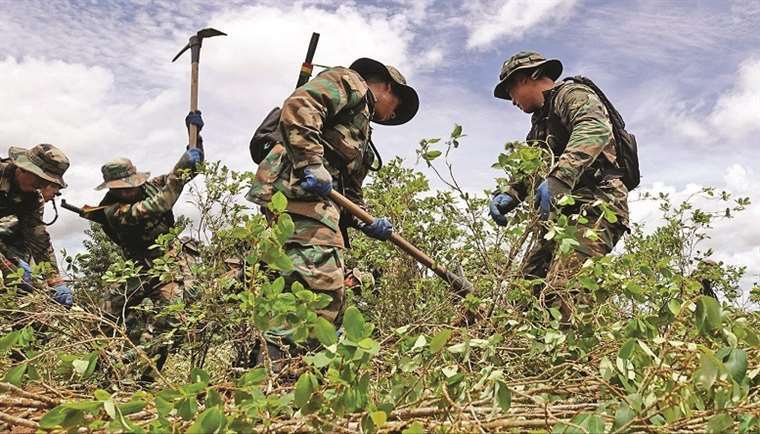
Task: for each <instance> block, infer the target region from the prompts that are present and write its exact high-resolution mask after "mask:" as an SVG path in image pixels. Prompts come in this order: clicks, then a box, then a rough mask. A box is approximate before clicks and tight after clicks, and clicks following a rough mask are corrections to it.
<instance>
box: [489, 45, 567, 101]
mask: <svg viewBox="0 0 760 434" xmlns="http://www.w3.org/2000/svg"><path fill="white" fill-rule="evenodd" d="M538 67H542V69H543V71H544V73H545V74H546V76H547V77H549V78H551V79H552V80H556V79H558V78H559V76H560V75H561V74H562V62H560V61H559V60H557V59H547V58H545V57H544V56H542V55H541V54H540V53H537V52H535V51H520V52H519V53H517V54H515V55H514V56H512V57H510V58H509V59H507V60H506V61H505V62H504V64H503V65H501V71H499V84H497V85H496V88H495V89H494V90H493V96H495V97H496V98H501V99H507V100H511V99H512V98H510V97H509V92H508V89H507V83H508V82H509V79H510V78H512V75H513V74H514V73H515V72H517V71H520V70H523V69H533V68H538Z"/></svg>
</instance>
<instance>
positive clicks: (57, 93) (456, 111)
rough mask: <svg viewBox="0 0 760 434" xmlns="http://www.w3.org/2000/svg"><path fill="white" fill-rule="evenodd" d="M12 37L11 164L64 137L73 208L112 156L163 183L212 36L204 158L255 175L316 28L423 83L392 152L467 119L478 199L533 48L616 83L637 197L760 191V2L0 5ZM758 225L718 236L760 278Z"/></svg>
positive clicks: (71, 226) (388, 148)
mask: <svg viewBox="0 0 760 434" xmlns="http://www.w3.org/2000/svg"><path fill="white" fill-rule="evenodd" d="M336 5H337V6H336ZM0 26H2V28H3V29H4V50H3V54H0V77H2V78H3V85H2V86H0V100H2V101H3V103H4V108H5V110H3V111H2V112H0V131H1V132H2V135H1V136H0V152H2V153H3V154H4V152H5V150H6V149H7V146H10V145H22V146H31V145H33V144H35V143H39V142H52V143H56V144H59V145H60V146H61V147H62V148H63V149H64V150H65V151H66V152H67V153H68V154H69V155H70V156H71V159H72V168H71V170H70V173H69V174H68V176H67V179H68V182H69V184H70V186H71V187H70V188H69V189H68V190H67V191H66V192H65V193H66V194H65V196H67V197H68V198H69V200H70V201H72V202H78V203H91V204H92V203H95V202H97V201H98V200H99V195H98V193H96V192H95V191H93V190H92V188H93V187H94V186H95V185H97V184H98V183H99V182H100V181H99V179H100V173H99V167H100V165H101V164H102V163H103V162H105V161H106V160H108V159H111V158H114V157H121V156H124V157H129V158H132V159H133V160H134V161H135V163H136V164H137V166H138V168H140V169H143V170H150V171H152V172H153V173H154V174H160V173H164V172H166V171H168V170H169V169H170V168H171V166H172V165H173V163H174V161H175V160H176V158H178V157H179V154H180V153H181V150H182V148H183V146H184V142H185V140H186V136H185V131H184V126H183V124H182V120H183V118H184V115H185V114H186V112H187V106H188V97H187V93H188V90H187V89H188V75H189V74H188V69H189V68H188V65H187V63H188V62H189V60H188V59H187V58H183V59H181V60H179V61H178V62H177V63H174V64H172V63H171V62H170V59H171V58H172V57H173V56H174V54H175V53H176V52H177V51H178V50H179V49H180V48H181V47H182V46H183V45H184V44H185V43H186V40H187V37H188V36H189V35H190V34H192V33H194V32H195V31H197V30H198V29H200V28H203V27H206V26H214V27H217V28H219V29H220V30H223V31H226V32H228V33H229V36H228V37H225V38H214V39H211V40H209V41H208V42H207V43H206V44H205V45H204V52H203V54H202V60H201V63H202V66H201V96H200V105H201V108H202V110H203V111H204V119H205V120H206V125H207V126H206V128H205V130H204V137H205V140H206V143H207V152H208V156H209V158H211V159H221V160H222V161H224V162H225V163H227V164H229V165H230V166H231V167H234V168H236V169H252V168H253V166H252V164H251V163H249V160H248V157H247V148H246V146H247V141H248V139H249V138H250V135H251V133H252V131H253V129H254V128H255V127H256V125H257V124H258V121H259V120H260V119H261V118H263V116H264V115H265V114H266V113H267V112H268V110H269V109H270V108H271V107H272V106H275V105H278V104H280V103H281V102H282V100H283V99H284V98H285V97H286V96H287V95H288V93H289V92H290V91H291V90H292V86H293V84H294V81H295V78H296V75H297V72H298V67H299V64H300V62H301V61H302V57H303V55H304V50H305V47H306V45H307V43H308V39H309V36H310V34H311V32H312V31H319V32H320V33H321V34H322V38H321V40H320V46H319V49H318V50H317V56H316V59H315V61H316V62H317V63H322V64H328V65H339V64H342V65H347V64H349V63H350V62H351V61H353V60H354V59H355V58H357V57H362V56H369V57H375V58H377V59H379V60H382V61H384V62H387V63H393V64H396V65H398V66H399V68H400V70H401V71H402V72H403V73H404V74H406V75H407V76H408V78H409V82H410V83H411V84H412V85H413V86H415V87H416V88H417V89H418V91H419V93H420V97H421V109H420V112H419V115H418V116H417V117H416V118H415V119H414V120H413V121H412V122H410V123H409V124H407V125H404V126H401V127H382V126H378V127H377V128H376V129H375V142H376V144H378V146H379V148H380V150H381V152H382V154H383V155H384V157H385V159H390V158H391V156H393V155H400V156H402V157H404V158H406V160H407V162H408V164H409V165H413V164H414V149H415V147H416V144H417V143H418V141H419V139H420V138H422V137H433V136H442V135H445V134H446V133H447V132H448V131H450V129H451V127H452V126H453V124H454V123H455V122H457V123H461V124H463V125H464V130H465V132H466V133H467V134H468V137H467V138H466V139H465V141H464V143H463V148H462V149H461V151H460V152H459V153H458V154H457V155H455V157H454V160H455V164H456V167H457V169H458V171H459V173H460V175H461V176H460V177H461V178H462V179H461V180H462V182H463V184H464V185H465V187H466V188H467V189H469V190H472V191H475V192H478V191H482V190H483V189H485V188H490V187H492V186H493V179H494V177H496V176H498V173H497V172H495V171H493V170H492V169H490V165H491V163H492V162H493V161H494V159H495V157H496V155H497V154H498V152H499V151H500V150H501V147H502V145H503V143H505V142H507V141H511V140H516V139H522V138H523V137H524V135H525V133H526V132H527V130H528V127H529V123H530V121H529V117H528V116H527V115H524V114H522V113H520V112H518V111H517V109H515V108H513V107H512V106H511V105H510V104H508V103H505V102H504V101H501V100H496V99H494V98H493V97H492V91H493V86H494V84H495V81H496V77H497V75H498V70H499V67H500V65H501V63H502V62H503V61H504V60H505V59H506V58H507V57H509V56H510V55H511V54H512V53H514V52H516V51H519V50H525V49H532V50H539V51H541V52H543V53H545V54H546V55H547V56H552V57H557V58H559V59H561V60H562V62H563V63H564V65H565V74H566V75H571V74H584V75H587V76H589V77H591V78H593V79H594V80H595V81H596V82H597V84H599V85H600V86H601V87H602V88H603V89H604V90H605V92H606V93H607V95H608V96H609V97H610V98H611V99H612V100H613V102H614V103H615V104H616V106H617V107H618V109H619V110H620V111H621V113H622V114H623V116H624V117H625V118H626V120H627V122H628V124H629V129H630V130H631V131H632V132H634V133H635V134H636V135H637V136H638V139H639V145H640V158H641V162H642V172H643V175H644V185H643V187H642V191H644V190H661V191H668V192H671V193H672V194H673V195H674V197H676V198H685V197H687V196H688V195H689V194H690V193H691V192H693V191H694V190H695V189H698V186H702V185H713V186H716V187H718V188H724V189H727V190H730V191H732V192H735V193H736V194H739V195H751V194H752V193H754V192H755V191H757V189H758V188H760V175H759V174H758V172H757V170H758V169H757V164H756V163H755V162H756V161H758V157H757V154H758V140H757V135H758V133H760V48H758V47H760V33H759V32H757V31H756V29H757V28H758V27H760V2H757V1H749V0H733V1H680V0H674V1H665V0H634V1H584V0H572V1H565V0H502V1H489V0H486V1H475V0H473V1H468V2H451V1H435V0H420V1H406V0H397V1H373V2H339V3H338V2H333V1H321V0H316V1H303V2H288V1H258V2H257V1H225V2H195V1H178V2H177V1H147V0H139V1H134V2H121V1H119V2H116V1H114V2H104V1H56V2H48V1H34V0H28V1H13V0H0ZM420 169H422V168H421V167H420ZM187 209H188V207H187V206H185V205H181V206H180V210H181V211H186V210H187ZM188 212H189V211H188ZM634 219H635V220H637V221H642V222H645V223H650V224H651V223H654V222H656V218H655V213H654V207H653V206H652V205H651V204H646V203H636V204H634ZM758 219H760V206H757V205H753V206H752V207H751V209H750V210H748V211H747V212H746V213H745V216H744V217H740V218H739V219H737V220H735V221H733V222H728V223H720V224H718V225H717V227H716V231H717V232H719V233H720V237H716V238H715V239H713V240H712V241H710V243H712V244H710V245H711V246H713V247H715V248H716V249H717V251H718V257H719V259H724V260H727V261H730V262H733V263H738V264H743V265H746V266H748V267H749V268H750V270H751V276H750V277H749V278H748V282H749V281H751V280H758V278H757V275H758V273H760V228H757V227H756V226H754V222H756V221H758ZM82 227H83V226H82V222H81V221H79V220H77V219H76V218H75V217H74V216H71V215H63V216H62V217H61V221H59V222H58V223H56V225H55V226H54V227H53V229H52V233H53V234H54V236H55V238H56V247H57V248H61V247H66V248H67V249H69V250H73V249H76V248H77V246H78V245H79V243H80V242H81V239H82V235H81V230H82Z"/></svg>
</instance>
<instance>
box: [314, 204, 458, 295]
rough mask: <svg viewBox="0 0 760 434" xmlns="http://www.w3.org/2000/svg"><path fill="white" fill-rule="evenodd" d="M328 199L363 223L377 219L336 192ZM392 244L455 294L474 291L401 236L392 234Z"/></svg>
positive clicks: (369, 222)
mask: <svg viewBox="0 0 760 434" xmlns="http://www.w3.org/2000/svg"><path fill="white" fill-rule="evenodd" d="M328 197H329V198H330V199H331V200H332V201H333V202H335V203H336V204H338V206H340V207H341V208H344V209H347V210H348V212H350V213H351V214H352V215H353V216H355V217H356V218H358V219H359V220H361V221H363V222H364V223H366V224H368V225H369V224H372V222H374V221H375V218H374V217H372V215H370V213H368V212H367V211H364V210H363V209H362V208H361V207H359V205H357V204H355V203H353V202H351V201H350V200H348V198H346V197H345V196H343V195H342V194H340V193H338V192H337V191H335V190H330V193H329V194H328ZM390 242H392V243H393V244H395V245H396V246H397V247H398V248H399V249H401V250H402V251H404V252H405V253H407V254H408V255H409V256H411V257H413V258H414V259H416V260H417V262H419V263H420V264H422V265H424V266H425V267H427V268H428V269H430V270H432V271H433V272H434V273H435V274H437V275H438V276H439V277H440V278H441V279H443V280H445V281H446V282H448V283H449V284H450V285H451V286H452V288H453V289H454V292H455V293H456V294H457V295H459V296H461V297H464V296H465V295H467V294H469V293H471V292H472V291H473V287H472V284H471V283H470V282H469V281H467V279H465V278H464V277H462V276H457V275H456V274H454V273H452V272H451V271H448V270H447V269H446V268H445V267H444V266H443V265H440V264H437V263H436V262H435V261H434V260H433V258H431V257H430V256H428V255H427V254H425V252H423V251H422V250H420V249H418V248H417V247H415V246H414V245H413V244H412V243H410V242H409V241H407V240H405V239H404V238H402V237H401V235H399V234H397V233H395V232H394V233H392V234H391V238H390Z"/></svg>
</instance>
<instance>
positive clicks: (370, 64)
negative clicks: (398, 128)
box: [349, 57, 420, 125]
mask: <svg viewBox="0 0 760 434" xmlns="http://www.w3.org/2000/svg"><path fill="white" fill-rule="evenodd" d="M349 68H351V69H353V70H354V71H356V72H358V73H359V75H361V76H362V77H363V78H365V79H366V78H367V77H369V76H372V75H382V76H385V77H387V78H389V79H390V80H391V82H392V83H393V92H394V93H395V94H396V95H397V96H398V97H399V98H400V99H401V104H399V106H398V108H396V117H394V118H393V119H389V120H387V121H376V122H377V123H378V124H381V125H401V124H404V123H407V122H409V121H410V120H411V119H412V118H413V117H414V115H416V114H417V109H419V107H420V98H419V96H417V92H416V91H415V90H414V89H413V88H412V87H411V86H409V85H408V84H406V78H404V76H403V75H401V73H400V72H399V71H398V69H396V68H395V67H393V66H391V65H383V64H382V63H380V62H378V61H377V60H374V59H370V58H368V57H362V58H361V59H357V60H356V61H354V63H352V64H351V66H349Z"/></svg>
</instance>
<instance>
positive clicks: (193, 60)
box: [172, 28, 227, 148]
mask: <svg viewBox="0 0 760 434" xmlns="http://www.w3.org/2000/svg"><path fill="white" fill-rule="evenodd" d="M213 36H227V34H226V33H224V32H220V31H219V30H216V29H212V28H208V29H203V30H200V31H198V33H196V34H194V35H193V36H191V37H190V42H188V43H187V45H185V47H184V48H183V49H181V50H180V51H179V53H177V55H176V56H174V59H172V62H174V61H175V60H177V59H178V58H179V56H181V55H182V53H184V52H185V51H187V49H188V48H190V49H191V50H190V66H191V69H190V73H191V79H190V111H191V112H195V111H198V62H199V61H200V57H201V44H202V43H203V38H211V37H213ZM188 134H189V135H190V147H191V148H195V147H197V146H198V127H196V126H195V125H193V124H190V129H189V131H188Z"/></svg>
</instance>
